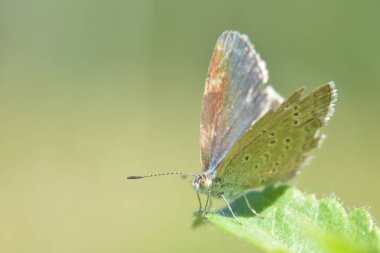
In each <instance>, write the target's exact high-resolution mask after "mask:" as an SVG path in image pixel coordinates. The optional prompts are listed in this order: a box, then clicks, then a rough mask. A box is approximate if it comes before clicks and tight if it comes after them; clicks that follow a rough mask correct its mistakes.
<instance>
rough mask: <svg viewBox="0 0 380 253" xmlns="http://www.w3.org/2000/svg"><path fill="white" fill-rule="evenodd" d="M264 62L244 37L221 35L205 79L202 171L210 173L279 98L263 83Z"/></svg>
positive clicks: (265, 73)
mask: <svg viewBox="0 0 380 253" xmlns="http://www.w3.org/2000/svg"><path fill="white" fill-rule="evenodd" d="M267 80H268V71H267V69H266V66H265V62H264V61H263V60H261V58H260V56H259V54H258V53H257V52H256V51H255V50H254V48H253V46H252V44H251V43H250V41H249V40H248V38H247V37H246V36H245V35H241V34H239V33H238V32H234V31H227V32H224V33H223V34H222V35H221V36H220V37H219V39H218V41H217V43H216V46H215V50H214V53H213V56H212V59H211V63H210V67H209V71H208V75H207V78H206V85H205V91H204V95H203V102H202V117H201V129H200V132H201V140H200V142H201V163H202V170H208V171H213V170H215V169H216V167H217V165H219V163H220V162H221V160H222V159H223V158H224V157H225V155H226V154H227V153H228V151H229V150H230V148H231V147H232V146H233V145H234V144H235V142H236V141H237V140H238V138H239V137H240V136H241V135H242V134H243V133H244V132H245V131H246V130H247V129H248V128H249V127H250V126H251V124H252V122H255V121H256V120H257V119H258V118H259V117H260V116H261V115H262V114H263V113H264V112H265V110H268V109H269V108H270V107H272V106H275V105H276V104H279V101H278V100H279V99H280V100H281V99H282V98H281V97H280V96H279V95H278V94H277V93H276V92H275V91H274V90H273V89H272V88H269V87H265V86H264V84H265V83H266V82H267Z"/></svg>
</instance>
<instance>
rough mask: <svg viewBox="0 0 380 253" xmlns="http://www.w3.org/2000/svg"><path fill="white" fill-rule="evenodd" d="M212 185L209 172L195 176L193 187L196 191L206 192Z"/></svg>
mask: <svg viewBox="0 0 380 253" xmlns="http://www.w3.org/2000/svg"><path fill="white" fill-rule="evenodd" d="M211 185H212V178H211V175H210V174H209V173H202V174H200V175H199V176H198V177H196V178H195V180H194V183H193V187H194V189H195V190H196V191H198V192H208V191H209V189H210V187H211Z"/></svg>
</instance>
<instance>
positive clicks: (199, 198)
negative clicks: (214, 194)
mask: <svg viewBox="0 0 380 253" xmlns="http://www.w3.org/2000/svg"><path fill="white" fill-rule="evenodd" d="M197 197H198V202H199V211H198V212H199V213H200V212H201V211H202V201H201V197H200V196H199V192H197Z"/></svg>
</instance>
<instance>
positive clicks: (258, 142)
mask: <svg viewBox="0 0 380 253" xmlns="http://www.w3.org/2000/svg"><path fill="white" fill-rule="evenodd" d="M302 92H303V89H300V90H298V91H296V92H295V93H294V94H293V95H291V96H290V97H289V98H288V99H287V100H286V101H285V102H284V103H282V104H281V106H280V107H279V108H278V109H277V110H271V111H269V112H268V113H267V114H266V115H264V116H263V117H262V118H261V119H260V120H259V121H258V122H257V123H256V124H255V125H254V126H253V127H252V128H251V129H250V130H248V131H247V132H246V133H245V134H244V135H243V136H242V137H241V138H240V139H239V141H238V142H237V143H236V144H235V145H234V146H233V148H232V149H231V151H230V152H229V153H228V154H227V156H226V157H225V159H224V160H223V162H222V163H221V164H220V166H219V167H218V169H217V171H216V174H215V179H214V182H215V183H216V184H217V185H216V186H215V187H218V185H219V186H223V187H221V189H219V191H221V193H224V194H225V195H226V196H229V197H233V196H236V195H238V194H240V193H242V192H244V191H245V190H248V189H252V188H255V187H259V186H262V185H266V184H269V183H273V182H276V181H285V180H287V179H290V178H292V177H293V176H294V175H295V174H296V173H297V171H298V170H299V168H300V166H301V165H302V164H303V163H304V162H305V159H306V158H307V155H306V153H307V152H308V151H310V150H311V149H313V148H315V147H317V146H318V144H319V143H320V140H321V138H322V136H321V135H320V134H319V132H318V130H319V128H321V127H322V126H323V125H324V124H325V123H326V122H327V120H328V119H329V117H330V116H331V114H332V111H333V105H334V102H335V100H336V90H335V87H334V84H333V83H328V84H326V85H323V86H321V87H319V88H318V89H316V90H314V91H312V92H311V93H310V94H308V95H307V96H305V97H302Z"/></svg>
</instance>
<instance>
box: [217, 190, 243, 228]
mask: <svg viewBox="0 0 380 253" xmlns="http://www.w3.org/2000/svg"><path fill="white" fill-rule="evenodd" d="M220 196H221V197H222V199H223V200H224V202H226V204H227V207H228V209H229V210H230V212H231V214H232V216H233V217H234V219H235V220H236V222H237V223H239V224H242V223H241V222H240V221H239V219H238V218H237V217H236V215H235V213H234V211H232V208H231V206H230V204H229V203H228V201H227V199H226V197H224V195H220Z"/></svg>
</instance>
